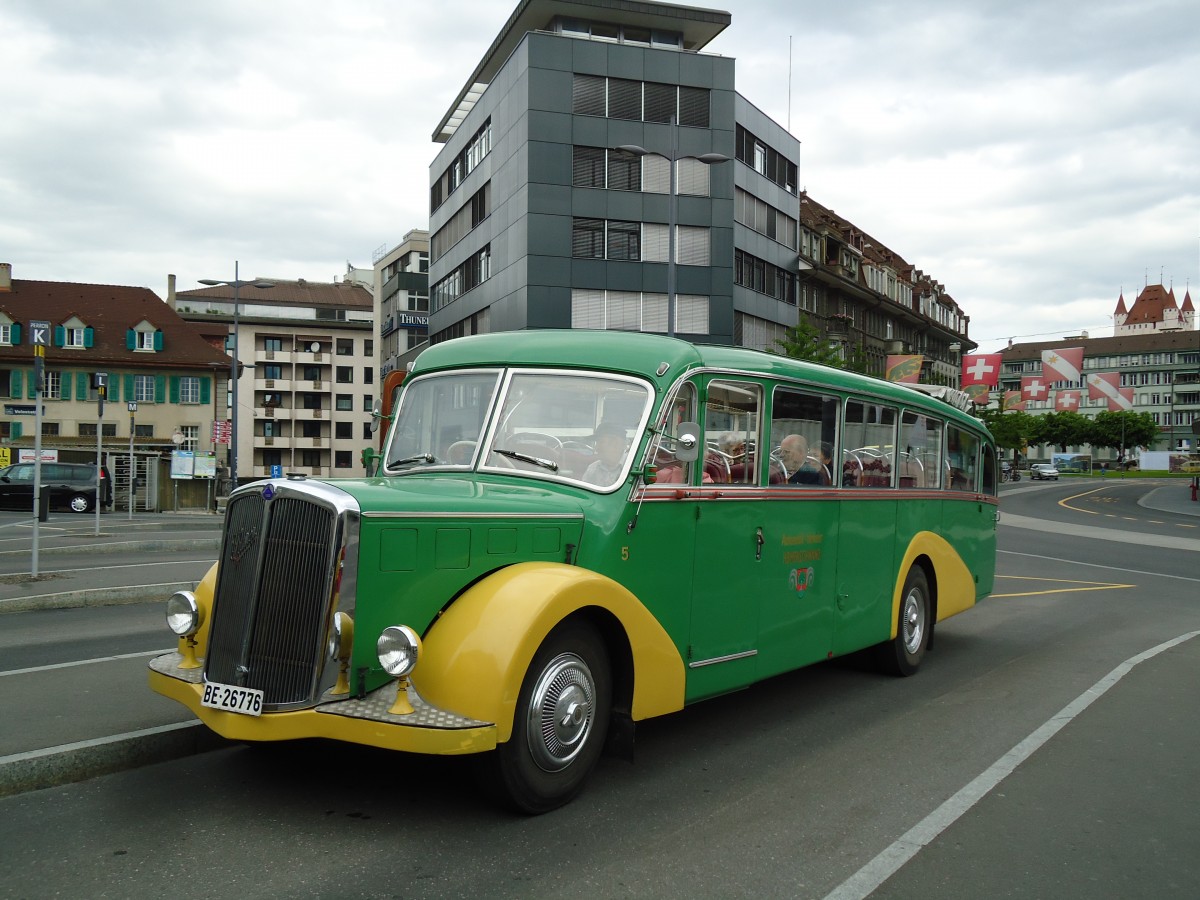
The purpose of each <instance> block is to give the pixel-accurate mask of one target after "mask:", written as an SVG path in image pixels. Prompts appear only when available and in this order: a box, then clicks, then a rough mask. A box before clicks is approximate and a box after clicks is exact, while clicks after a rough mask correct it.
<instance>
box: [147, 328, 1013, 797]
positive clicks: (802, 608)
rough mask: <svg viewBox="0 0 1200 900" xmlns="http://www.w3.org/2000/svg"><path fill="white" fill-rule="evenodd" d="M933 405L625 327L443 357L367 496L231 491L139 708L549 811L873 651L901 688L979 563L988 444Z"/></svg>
mask: <svg viewBox="0 0 1200 900" xmlns="http://www.w3.org/2000/svg"><path fill="white" fill-rule="evenodd" d="M942 393H943V394H944V395H945V397H944V398H939V397H935V396H931V393H930V392H926V391H922V390H918V389H916V388H913V387H908V386H903V385H897V384H890V383H887V382H884V381H879V380H876V379H873V378H867V377H863V376H859V375H854V374H850V373H847V372H843V371H838V370H834V369H830V368H826V367H823V366H817V365H811V364H807V363H802V362H798V361H795V360H791V359H787V358H785V357H782V356H776V355H772V354H768V353H761V352H757V351H753V350H746V349H738V348H730V347H708V346H696V345H693V344H690V343H686V342H684V341H680V340H675V339H673V338H667V337H662V336H654V335H647V334H638V333H616V332H592V331H568V332H556V331H533V332H520V333H505V334H493V335H482V336H476V337H468V338H460V339H457V340H451V341H447V342H445V343H441V344H437V345H435V346H433V347H430V348H429V349H427V350H426V351H425V352H423V353H422V354H421V355H420V357H419V358H418V360H417V362H416V365H415V366H414V367H413V369H412V371H411V372H410V373H408V374H407V377H406V378H405V380H404V383H403V386H402V388H400V389H399V393H398V395H397V398H396V402H395V404H394V409H392V410H391V414H390V415H389V416H387V418H388V419H389V420H390V426H389V428H388V434H387V439H386V441H385V443H384V445H383V451H382V454H381V455H380V456H379V458H378V465H377V472H376V473H375V474H373V475H371V476H369V477H364V478H355V479H341V480H330V481H325V480H316V479H313V478H309V477H305V476H303V475H292V476H288V477H285V478H282V479H272V480H266V481H259V482H254V483H252V484H247V485H244V486H242V487H241V488H239V489H238V490H237V491H235V492H234V493H233V495H232V496H231V497H230V500H229V504H228V507H227V510H226V518H225V524H224V532H223V538H222V544H221V550H220V557H219V559H218V562H217V564H215V565H214V566H213V568H212V570H211V571H210V572H209V573H208V574H207V575H206V576H205V578H204V579H203V581H202V582H200V583H199V584H198V585H197V587H196V589H195V590H194V591H185V592H180V593H177V594H175V595H173V596H172V597H171V598H170V599H169V601H168V604H167V618H168V624H169V625H170V627H171V629H172V631H174V633H175V634H176V635H178V636H179V644H178V648H177V650H176V651H175V652H172V653H170V654H167V655H165V656H161V657H159V658H157V659H154V660H153V661H152V662H151V664H150V675H149V677H150V684H151V687H152V688H153V689H154V690H155V691H157V692H159V693H161V694H164V695H166V696H168V697H171V698H173V699H175V700H178V701H179V702H181V703H183V704H185V705H186V706H187V707H188V708H189V709H191V710H192V711H193V712H194V713H195V714H196V715H197V716H198V717H199V718H200V719H201V720H202V721H203V722H204V723H205V724H206V725H207V726H209V727H210V728H212V729H213V730H214V731H216V732H218V733H219V734H221V735H224V736H226V737H228V738H232V739H236V740H241V741H249V742H257V741H278V740H287V739H294V738H304V737H322V738H330V739H334V740H340V741H351V742H356V743H360V744H367V745H372V746H376V747H383V748H391V749H395V750H401V751H409V752H414V753H432V754H478V755H479V762H480V765H479V767H478V768H479V770H480V771H482V772H483V773H484V774H485V779H484V780H485V783H486V784H487V785H488V786H490V787H491V788H492V789H493V790H494V791H495V792H496V794H497V795H498V796H499V797H500V798H501V799H503V800H504V801H506V802H507V803H508V804H510V805H512V806H514V807H515V808H517V809H519V810H523V811H526V812H542V811H545V810H548V809H552V808H554V807H556V806H558V805H560V804H562V803H564V802H566V801H567V800H569V799H570V798H571V797H572V796H574V794H575V793H576V792H577V791H578V790H579V788H580V787H581V785H582V783H583V781H584V779H585V777H586V776H587V774H588V772H589V771H590V770H591V768H592V767H593V765H594V764H595V762H596V760H597V758H598V756H599V755H600V753H601V751H602V749H603V748H604V747H605V746H608V748H609V749H610V750H615V751H620V750H622V749H628V748H629V747H630V746H631V742H632V737H633V727H634V723H636V722H637V721H640V720H642V719H647V718H649V717H652V716H659V715H663V714H665V713H670V712H674V711H676V710H679V709H682V708H683V707H684V706H687V705H688V704H690V703H695V702H697V701H700V700H703V699H705V698H708V697H713V696H716V695H719V694H724V693H727V692H730V691H735V690H738V689H741V688H745V687H747V686H748V685H751V684H753V683H754V682H757V681H761V680H762V679H765V678H770V677H772V676H774V675H778V674H779V673H781V672H787V671H789V670H792V669H796V668H798V667H801V666H806V665H809V664H811V663H815V662H818V661H820V660H826V659H829V658H831V657H835V656H839V655H842V654H847V653H851V652H854V651H859V650H863V649H865V648H873V650H872V652H873V653H875V654H876V655H877V658H878V661H879V663H880V664H881V665H882V666H883V667H884V668H885V669H886V670H888V671H890V672H894V673H897V674H900V675H909V674H912V673H913V672H915V671H916V670H917V667H918V665H919V664H920V663H921V661H922V658H923V657H924V655H925V653H926V650H927V649H928V648H929V646H930V643H931V639H932V636H933V632H934V628H935V626H936V623H938V622H940V621H942V620H943V619H946V618H947V617H949V616H952V615H955V614H956V613H959V612H962V611H963V610H965V609H968V608H969V607H971V606H972V605H973V604H974V603H975V602H976V601H978V600H979V599H980V598H982V597H984V596H986V595H987V594H988V593H989V592H990V591H991V589H992V580H993V576H994V571H995V543H996V518H997V500H996V482H997V472H998V467H997V461H996V451H995V445H994V443H993V441H992V439H991V437H990V436H989V434H988V432H987V430H986V429H985V428H984V427H983V425H981V424H980V422H979V421H978V420H976V419H974V418H973V417H971V416H970V415H968V414H967V413H966V412H965V411H964V410H965V405H964V404H962V403H957V402H951V401H952V400H962V399H964V398H962V397H960V396H958V395H957V392H954V391H948V390H943V391H942Z"/></svg>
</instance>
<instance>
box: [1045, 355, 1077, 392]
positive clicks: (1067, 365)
mask: <svg viewBox="0 0 1200 900" xmlns="http://www.w3.org/2000/svg"><path fill="white" fill-rule="evenodd" d="M1042 377H1043V378H1045V379H1046V382H1047V383H1048V384H1052V383H1053V382H1055V381H1070V382H1071V383H1072V384H1074V383H1077V382H1078V381H1080V380H1081V379H1082V378H1083V348H1082V347H1062V348H1059V349H1057V350H1043V351H1042Z"/></svg>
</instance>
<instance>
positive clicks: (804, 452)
mask: <svg viewBox="0 0 1200 900" xmlns="http://www.w3.org/2000/svg"><path fill="white" fill-rule="evenodd" d="M779 459H780V461H781V462H782V463H783V466H784V468H785V469H786V470H787V473H788V479H787V483H788V484H820V483H821V475H820V472H819V471H818V469H817V461H816V460H815V459H812V458H811V457H810V456H809V455H808V439H807V438H806V437H805V436H804V435H802V434H789V435H787V436H786V437H785V438H784V439H783V440H782V441H780V443H779Z"/></svg>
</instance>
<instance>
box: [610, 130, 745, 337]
mask: <svg viewBox="0 0 1200 900" xmlns="http://www.w3.org/2000/svg"><path fill="white" fill-rule="evenodd" d="M670 124H671V155H670V156H668V157H667V164H668V165H669V167H670V169H671V181H670V189H669V191H668V194H667V196H668V202H667V334H668V335H669V336H670V337H675V217H676V204H677V203H678V193H677V188H676V183H675V181H676V175H675V167H676V165H677V164H678V162H679V161H680V160H681V159H694V160H696V161H697V162H702V163H704V164H705V165H706V166H711V165H713V164H715V163H722V162H729V161H730V157H728V156H726V155H725V154H724V153H702V154H700V155H699V156H692V155H691V154H684V155H683V156H680V155H679V125H678V123H677V122H676V120H675V116H671V122H670ZM615 149H617V150H620V151H621V152H623V153H630V154H632V155H633V156H663V155H664V154H662V153H655V152H654V151H653V150H647V149H646V148H645V147H639V146H638V145H637V144H621V145H620V146H619V147H616V148H615Z"/></svg>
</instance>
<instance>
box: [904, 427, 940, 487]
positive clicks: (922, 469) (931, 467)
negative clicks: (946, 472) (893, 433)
mask: <svg viewBox="0 0 1200 900" xmlns="http://www.w3.org/2000/svg"><path fill="white" fill-rule="evenodd" d="M941 452H942V423H941V422H940V421H938V420H937V419H931V418H930V417H929V416H925V415H922V414H920V413H915V412H913V411H911V410H905V411H904V415H903V416H902V417H901V419H900V453H899V463H898V466H899V470H900V476H899V477H900V487H902V488H936V487H938V485H939V483H940V473H941V465H940V462H939V459H940V457H941Z"/></svg>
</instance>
